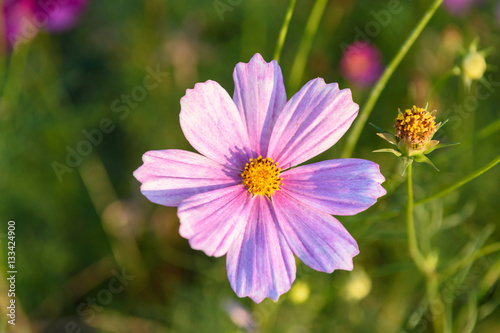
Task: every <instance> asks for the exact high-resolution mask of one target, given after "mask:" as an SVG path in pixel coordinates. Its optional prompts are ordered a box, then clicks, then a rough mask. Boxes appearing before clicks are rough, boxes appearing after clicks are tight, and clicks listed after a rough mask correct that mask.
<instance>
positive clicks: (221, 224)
mask: <svg viewBox="0 0 500 333" xmlns="http://www.w3.org/2000/svg"><path fill="white" fill-rule="evenodd" d="M251 197H252V196H251V195H250V193H248V191H247V189H246V187H244V186H242V185H235V186H231V187H226V188H221V189H217V190H213V191H210V192H206V193H202V194H198V195H195V196H193V197H190V198H188V199H186V200H184V201H183V202H182V203H181V204H180V205H179V209H178V210H177V215H178V216H179V220H180V222H181V226H180V229H179V232H180V234H181V236H182V237H184V238H186V239H189V244H190V245H191V247H192V248H193V249H195V250H202V251H203V252H205V253H206V254H207V255H209V256H214V257H220V256H222V255H224V254H226V253H227V251H228V249H229V247H230V246H231V245H232V244H233V243H234V242H235V240H236V239H237V237H238V235H239V234H240V233H241V231H242V230H243V228H244V227H245V225H246V224H247V221H248V216H249V214H250V210H251V208H252V204H251Z"/></svg>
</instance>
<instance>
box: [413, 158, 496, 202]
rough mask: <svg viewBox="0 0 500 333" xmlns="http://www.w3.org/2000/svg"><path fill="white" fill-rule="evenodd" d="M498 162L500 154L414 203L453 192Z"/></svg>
mask: <svg viewBox="0 0 500 333" xmlns="http://www.w3.org/2000/svg"><path fill="white" fill-rule="evenodd" d="M498 163H500V155H498V156H497V157H495V158H494V159H493V160H492V161H490V162H489V163H488V164H486V165H485V166H483V167H482V168H479V169H477V170H476V171H474V172H472V173H470V174H469V175H467V176H465V177H464V178H462V179H460V180H459V181H458V182H456V183H455V184H453V185H451V186H448V187H447V188H445V189H443V190H441V191H439V192H438V193H436V194H433V195H431V196H429V197H427V198H424V199H421V200H419V201H417V202H416V203H415V205H422V204H424V203H426V202H429V201H431V200H434V199H437V198H440V197H442V196H445V195H447V194H448V193H450V192H453V191H454V190H456V189H457V188H459V187H460V186H463V185H464V184H466V183H468V182H470V181H471V180H473V179H474V178H477V177H479V176H480V175H482V174H483V173H485V172H486V171H488V170H489V169H491V168H492V167H494V166H495V165H497V164H498Z"/></svg>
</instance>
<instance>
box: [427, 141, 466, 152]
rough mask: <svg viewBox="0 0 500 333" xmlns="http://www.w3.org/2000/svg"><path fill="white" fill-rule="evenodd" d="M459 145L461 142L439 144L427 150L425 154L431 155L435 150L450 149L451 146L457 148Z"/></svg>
mask: <svg viewBox="0 0 500 333" xmlns="http://www.w3.org/2000/svg"><path fill="white" fill-rule="evenodd" d="M459 144H460V142H455V143H439V144H437V145H435V146H432V147H430V148H429V149H427V150H425V151H424V154H429V153H431V152H433V151H434V150H436V149H439V148H445V147H449V146H456V145H459Z"/></svg>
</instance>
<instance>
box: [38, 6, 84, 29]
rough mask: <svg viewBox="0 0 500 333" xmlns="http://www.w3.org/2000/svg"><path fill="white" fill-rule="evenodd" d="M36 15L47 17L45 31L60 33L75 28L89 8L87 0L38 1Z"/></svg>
mask: <svg viewBox="0 0 500 333" xmlns="http://www.w3.org/2000/svg"><path fill="white" fill-rule="evenodd" d="M35 2H36V7H35V12H34V14H35V15H37V16H42V17H43V16H44V17H46V19H47V21H46V23H45V24H44V27H43V29H44V30H47V31H51V32H60V31H64V30H68V29H71V28H73V27H74V26H75V25H76V23H77V22H78V18H79V17H80V14H81V13H82V12H83V10H84V9H85V7H86V6H87V0H36V1H35Z"/></svg>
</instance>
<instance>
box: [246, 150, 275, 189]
mask: <svg viewBox="0 0 500 333" xmlns="http://www.w3.org/2000/svg"><path fill="white" fill-rule="evenodd" d="M280 171H281V168H278V163H275V162H274V161H273V160H272V159H270V158H268V157H266V158H264V159H263V158H262V156H259V157H258V158H256V159H253V158H251V159H250V161H249V163H247V164H246V165H245V170H243V173H242V174H241V177H243V184H244V185H246V186H247V187H248V192H250V193H252V194H253V195H267V196H268V197H270V196H271V195H273V194H274V192H276V191H277V190H279V189H280V185H281V181H282V180H283V178H282V177H281V178H280Z"/></svg>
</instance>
